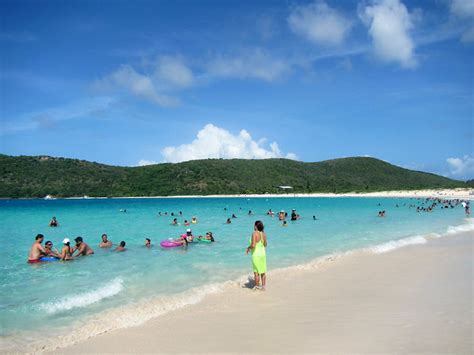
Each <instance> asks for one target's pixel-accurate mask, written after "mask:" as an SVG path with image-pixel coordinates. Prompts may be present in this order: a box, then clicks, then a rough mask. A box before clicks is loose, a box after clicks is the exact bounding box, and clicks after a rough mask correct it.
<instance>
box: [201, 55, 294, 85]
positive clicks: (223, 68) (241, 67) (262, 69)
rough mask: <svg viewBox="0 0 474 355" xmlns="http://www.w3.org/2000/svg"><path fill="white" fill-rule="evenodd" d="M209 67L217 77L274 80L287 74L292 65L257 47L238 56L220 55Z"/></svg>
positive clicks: (210, 72) (211, 72) (210, 71)
mask: <svg viewBox="0 0 474 355" xmlns="http://www.w3.org/2000/svg"><path fill="white" fill-rule="evenodd" d="M207 69H208V71H209V74H211V75H213V76H216V77H224V78H238V79H247V78H252V79H260V80H265V81H274V80H276V79H278V78H280V77H282V76H283V75H284V74H286V73H287V72H288V71H289V70H290V66H289V65H288V63H286V62H285V61H284V60H281V59H276V58H273V57H272V56H271V55H270V54H268V53H266V52H265V51H263V50H262V49H260V48H256V49H253V50H249V51H246V53H242V54H241V55H238V56H233V57H231V56H228V57H224V56H218V57H216V58H214V59H213V60H211V61H210V62H209V64H208V68H207Z"/></svg>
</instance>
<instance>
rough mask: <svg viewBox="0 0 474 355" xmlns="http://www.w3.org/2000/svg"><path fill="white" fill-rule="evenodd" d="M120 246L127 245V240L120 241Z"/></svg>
mask: <svg viewBox="0 0 474 355" xmlns="http://www.w3.org/2000/svg"><path fill="white" fill-rule="evenodd" d="M120 246H121V247H122V248H123V247H124V246H125V242H124V241H123V240H122V241H121V242H120Z"/></svg>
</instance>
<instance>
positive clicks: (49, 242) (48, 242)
mask: <svg viewBox="0 0 474 355" xmlns="http://www.w3.org/2000/svg"><path fill="white" fill-rule="evenodd" d="M44 244H45V245H48V244H51V245H53V242H51V241H50V240H48V241H47V242H46V243H44Z"/></svg>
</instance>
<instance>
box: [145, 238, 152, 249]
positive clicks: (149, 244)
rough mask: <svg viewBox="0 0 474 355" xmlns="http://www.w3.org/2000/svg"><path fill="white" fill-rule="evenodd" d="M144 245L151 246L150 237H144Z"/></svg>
mask: <svg viewBox="0 0 474 355" xmlns="http://www.w3.org/2000/svg"><path fill="white" fill-rule="evenodd" d="M145 246H146V247H147V248H151V239H150V238H145Z"/></svg>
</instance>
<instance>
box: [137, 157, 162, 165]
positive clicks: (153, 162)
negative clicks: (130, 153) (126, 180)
mask: <svg viewBox="0 0 474 355" xmlns="http://www.w3.org/2000/svg"><path fill="white" fill-rule="evenodd" d="M153 164H158V162H157V161H154V160H146V159H141V160H140V161H139V162H138V166H146V165H153Z"/></svg>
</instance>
